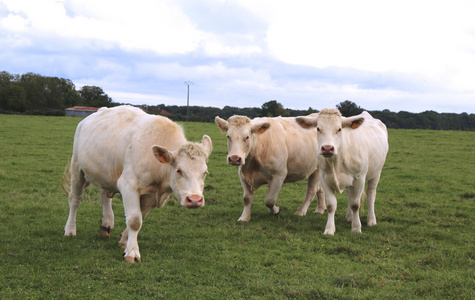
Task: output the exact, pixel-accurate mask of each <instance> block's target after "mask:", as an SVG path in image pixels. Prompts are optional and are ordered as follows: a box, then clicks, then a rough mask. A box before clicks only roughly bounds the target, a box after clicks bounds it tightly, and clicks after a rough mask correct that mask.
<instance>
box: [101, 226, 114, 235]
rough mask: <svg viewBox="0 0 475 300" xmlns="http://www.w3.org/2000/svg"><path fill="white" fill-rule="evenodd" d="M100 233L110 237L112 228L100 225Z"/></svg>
mask: <svg viewBox="0 0 475 300" xmlns="http://www.w3.org/2000/svg"><path fill="white" fill-rule="evenodd" d="M101 233H102V235H103V236H107V237H111V234H112V229H111V228H110V227H105V226H101Z"/></svg>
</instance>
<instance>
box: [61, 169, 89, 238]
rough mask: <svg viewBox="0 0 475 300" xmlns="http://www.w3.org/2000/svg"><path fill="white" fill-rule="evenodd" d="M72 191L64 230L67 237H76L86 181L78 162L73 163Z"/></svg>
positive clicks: (69, 196)
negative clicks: (79, 210) (77, 218)
mask: <svg viewBox="0 0 475 300" xmlns="http://www.w3.org/2000/svg"><path fill="white" fill-rule="evenodd" d="M70 168H71V191H70V192H69V195H68V202H69V217H68V221H67V222H66V226H65V228H64V235H65V236H75V235H76V214H77V211H78V208H79V205H80V204H81V198H82V192H83V189H84V184H85V183H86V179H85V177H84V173H83V172H82V171H81V170H80V169H79V164H78V163H77V162H76V161H74V160H73V161H72V162H71V167H70Z"/></svg>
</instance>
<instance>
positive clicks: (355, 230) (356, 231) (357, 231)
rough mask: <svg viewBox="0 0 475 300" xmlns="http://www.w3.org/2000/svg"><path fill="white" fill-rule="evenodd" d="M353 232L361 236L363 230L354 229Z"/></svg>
mask: <svg viewBox="0 0 475 300" xmlns="http://www.w3.org/2000/svg"><path fill="white" fill-rule="evenodd" d="M351 232H354V233H359V234H361V228H360V229H352V230H351Z"/></svg>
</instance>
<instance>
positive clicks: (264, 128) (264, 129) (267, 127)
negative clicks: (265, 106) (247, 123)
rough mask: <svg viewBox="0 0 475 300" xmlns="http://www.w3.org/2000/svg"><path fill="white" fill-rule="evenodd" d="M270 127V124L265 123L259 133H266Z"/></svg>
mask: <svg viewBox="0 0 475 300" xmlns="http://www.w3.org/2000/svg"><path fill="white" fill-rule="evenodd" d="M269 127H270V124H269V123H264V124H263V125H262V126H261V127H260V128H259V130H258V131H257V132H259V133H264V131H266V130H267V129H269Z"/></svg>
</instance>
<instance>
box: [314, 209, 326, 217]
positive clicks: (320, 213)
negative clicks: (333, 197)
mask: <svg viewBox="0 0 475 300" xmlns="http://www.w3.org/2000/svg"><path fill="white" fill-rule="evenodd" d="M325 211H326V209H323V208H319V207H317V209H316V210H315V211H314V212H313V213H314V214H319V215H323V214H324V213H325Z"/></svg>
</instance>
